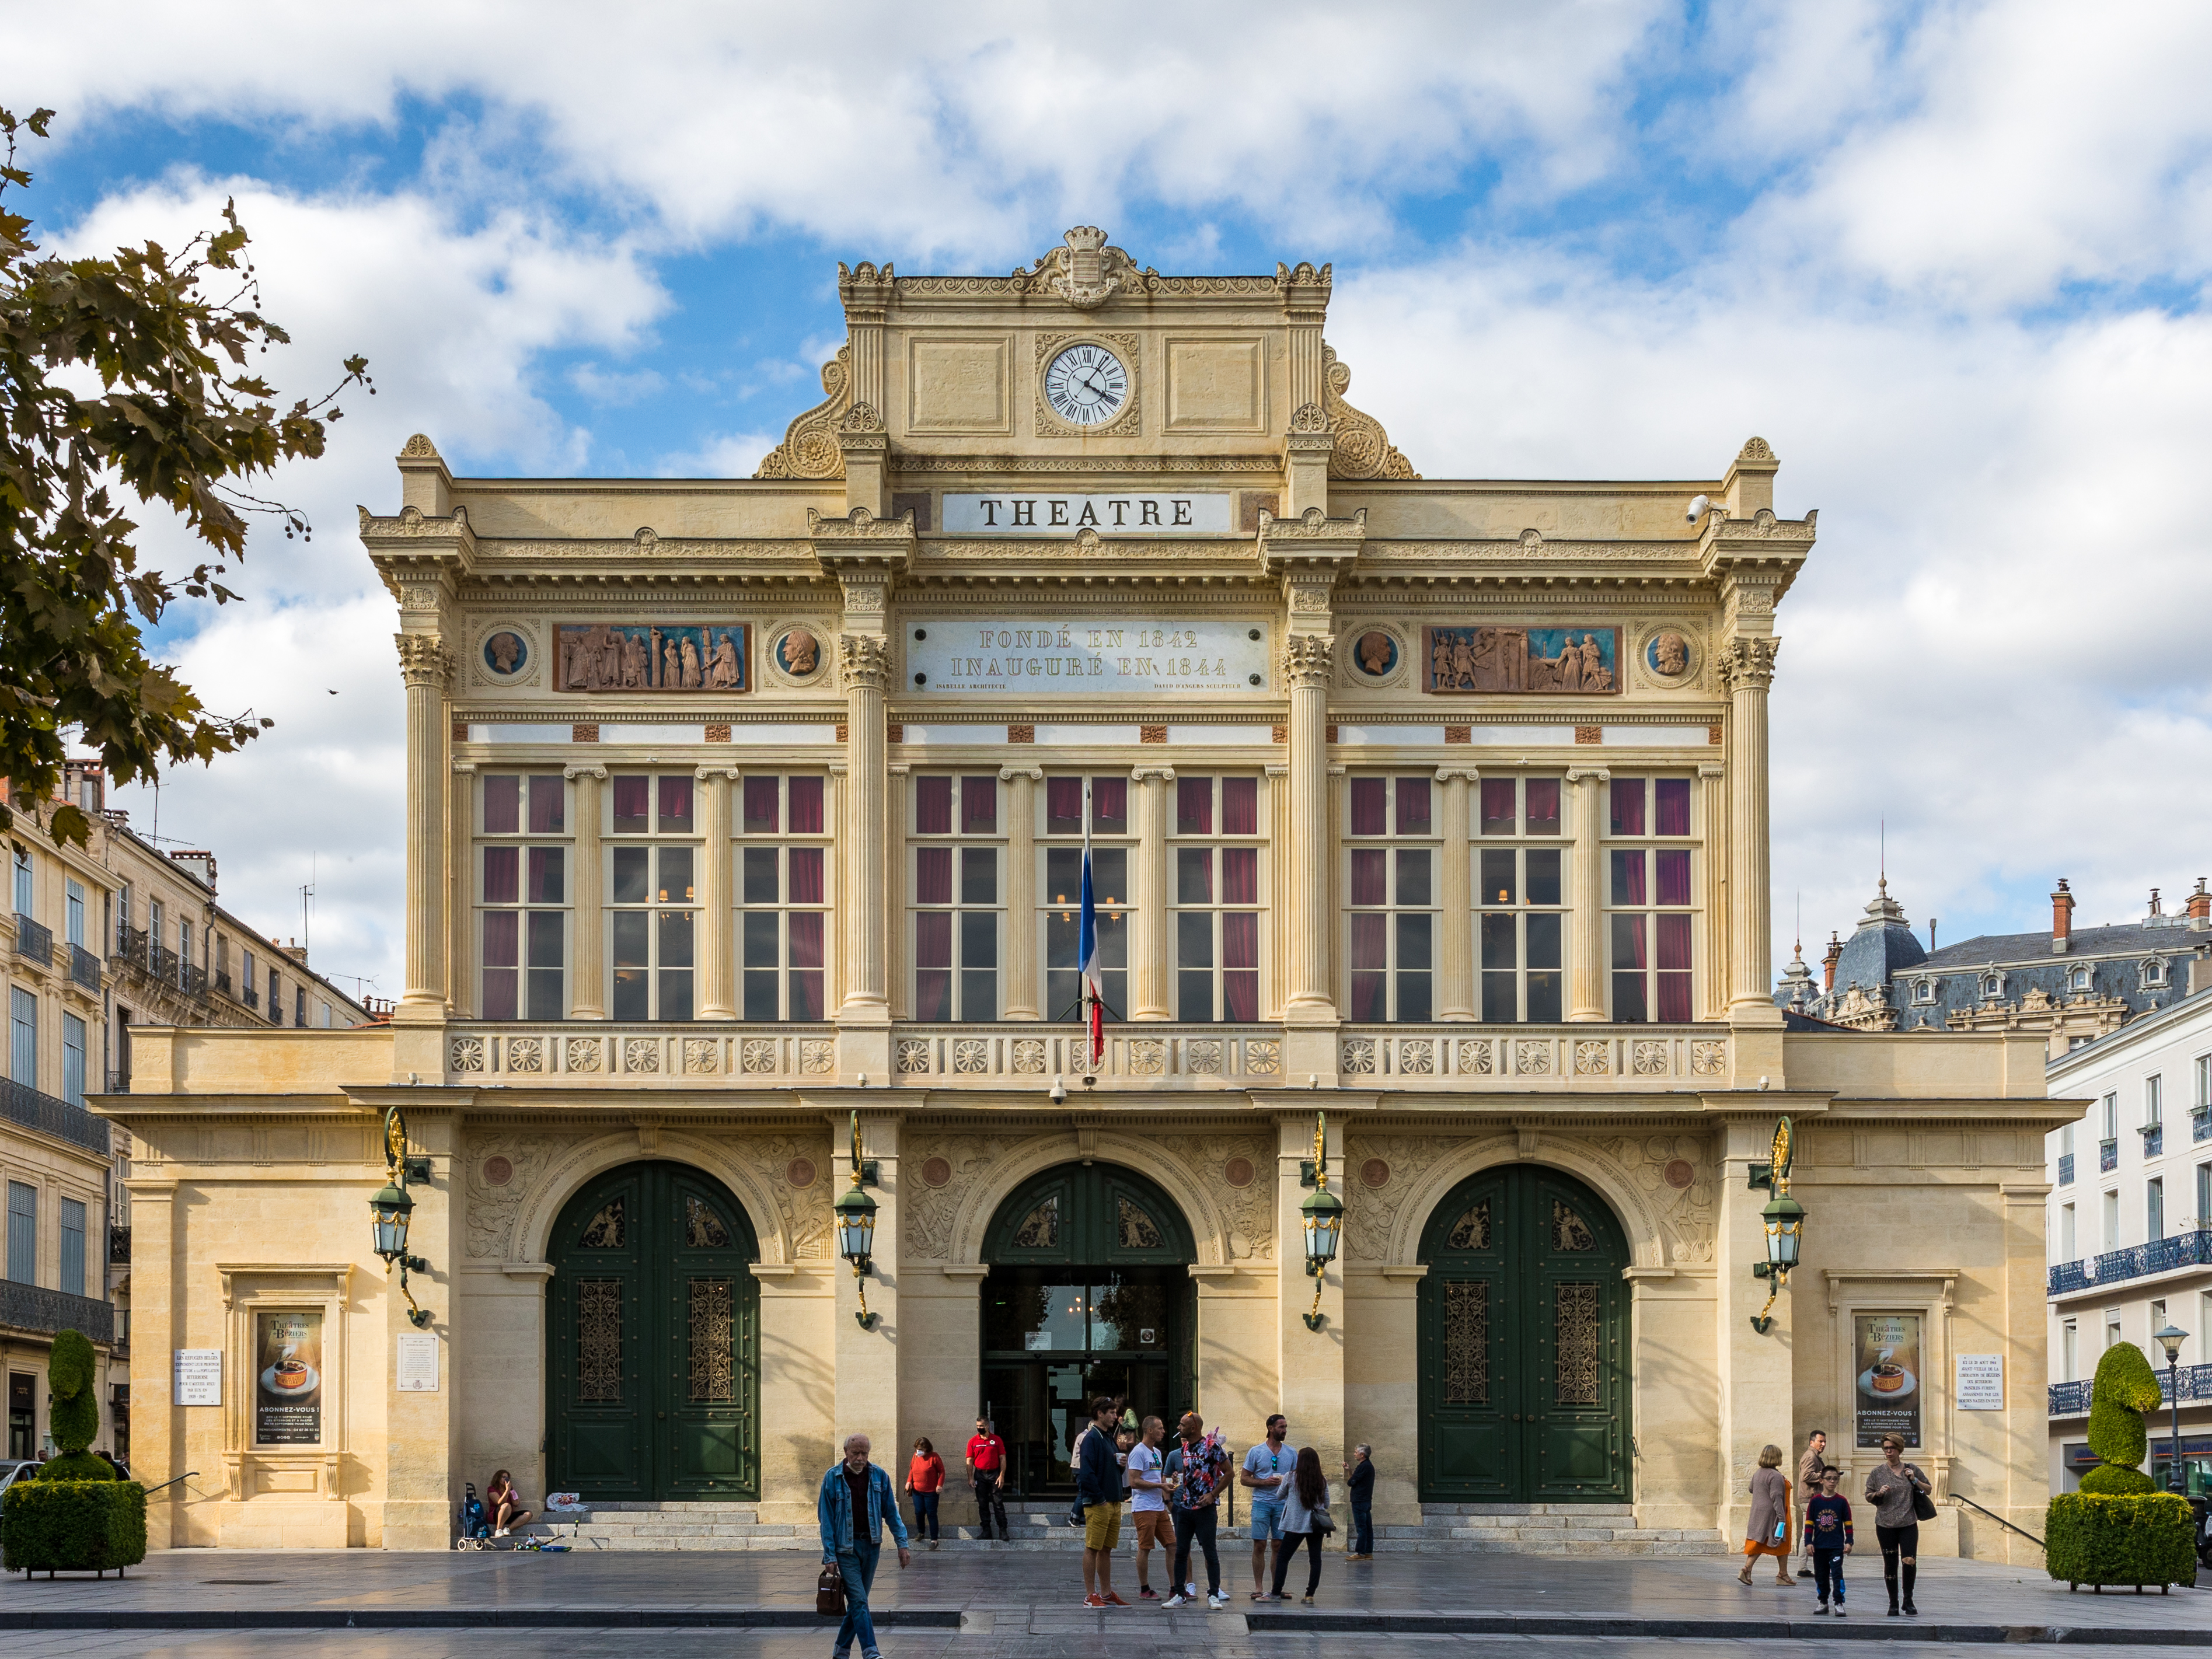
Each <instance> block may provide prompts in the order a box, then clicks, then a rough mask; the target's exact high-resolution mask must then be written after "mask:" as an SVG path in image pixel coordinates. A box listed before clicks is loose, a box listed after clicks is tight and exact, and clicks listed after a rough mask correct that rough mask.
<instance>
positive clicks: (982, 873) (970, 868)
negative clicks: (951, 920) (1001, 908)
mask: <svg viewBox="0 0 2212 1659" xmlns="http://www.w3.org/2000/svg"><path fill="white" fill-rule="evenodd" d="M960 902H962V903H963V904H995V903H997V902H999V849H998V848H995V847H963V848H961V849H960Z"/></svg>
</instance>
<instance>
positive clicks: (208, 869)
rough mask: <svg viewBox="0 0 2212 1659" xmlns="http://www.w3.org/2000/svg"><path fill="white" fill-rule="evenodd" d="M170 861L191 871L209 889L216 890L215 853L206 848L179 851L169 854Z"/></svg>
mask: <svg viewBox="0 0 2212 1659" xmlns="http://www.w3.org/2000/svg"><path fill="white" fill-rule="evenodd" d="M169 860H170V862H172V863H173V864H175V865H176V866H178V867H179V868H180V869H184V870H187V871H190V872H191V874H192V875H193V877H194V878H196V879H197V881H198V882H199V884H201V885H202V886H203V887H205V888H206V889H207V890H208V891H210V893H212V892H213V891H215V890H216V889H215V854H212V853H210V852H207V851H205V850H204V849H203V850H199V851H195V852H179V853H172V854H169Z"/></svg>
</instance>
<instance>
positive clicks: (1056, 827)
mask: <svg viewBox="0 0 2212 1659" xmlns="http://www.w3.org/2000/svg"><path fill="white" fill-rule="evenodd" d="M1044 832H1045V834H1047V835H1048V836H1079V835H1081V834H1082V833H1083V780H1082V779H1081V778H1047V779H1046V780H1045V781H1044Z"/></svg>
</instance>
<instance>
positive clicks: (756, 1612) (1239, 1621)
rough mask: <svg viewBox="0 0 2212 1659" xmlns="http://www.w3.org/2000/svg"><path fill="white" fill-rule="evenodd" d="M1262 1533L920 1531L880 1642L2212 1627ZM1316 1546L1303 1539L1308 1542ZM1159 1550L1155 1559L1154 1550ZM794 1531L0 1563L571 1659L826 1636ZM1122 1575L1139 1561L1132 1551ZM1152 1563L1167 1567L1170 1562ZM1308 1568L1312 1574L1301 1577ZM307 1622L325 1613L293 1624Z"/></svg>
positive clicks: (1864, 1580)
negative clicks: (624, 1541)
mask: <svg viewBox="0 0 2212 1659" xmlns="http://www.w3.org/2000/svg"><path fill="white" fill-rule="evenodd" d="M1248 1559H1249V1556H1247V1555H1243V1554H1238V1555H1235V1556H1230V1557H1227V1558H1225V1560H1224V1564H1223V1565H1224V1566H1225V1568H1227V1569H1231V1575H1230V1577H1229V1579H1228V1586H1229V1588H1230V1589H1231V1592H1232V1594H1233V1595H1235V1597H1236V1600H1235V1601H1234V1602H1233V1603H1232V1605H1231V1607H1229V1608H1227V1609H1225V1610H1224V1611H1223V1612H1220V1613H1207V1612H1206V1611H1204V1610H1203V1609H1202V1608H1201V1609H1199V1610H1195V1611H1193V1610H1178V1611H1176V1612H1174V1613H1169V1612H1166V1611H1164V1610H1163V1609H1161V1608H1159V1607H1153V1606H1137V1607H1129V1608H1127V1609H1126V1610H1124V1609H1115V1610H1113V1611H1111V1612H1108V1613H1097V1612H1092V1611H1088V1610H1086V1609H1085V1608H1083V1607H1081V1606H1080V1605H1079V1600H1080V1595H1081V1589H1080V1584H1079V1579H1078V1575H1077V1565H1076V1562H1075V1561H1074V1559H1073V1558H1072V1557H1069V1556H1043V1555H1039V1554H1036V1553H1018V1552H1009V1553H1005V1554H1000V1555H986V1554H982V1553H963V1554H959V1555H954V1554H951V1553H945V1554H937V1555H930V1554H921V1555H917V1556H915V1559H914V1565H912V1566H911V1567H910V1568H909V1569H908V1571H905V1572H904V1573H901V1572H900V1571H898V1568H897V1566H896V1561H895V1559H894V1560H892V1561H889V1562H887V1563H886V1565H885V1568H884V1572H883V1574H882V1576H881V1577H880V1578H879V1579H878V1585H877V1589H878V1594H877V1599H876V1606H877V1608H878V1625H879V1627H880V1632H881V1635H882V1638H883V1643H884V1651H885V1653H886V1654H894V1655H914V1656H922V1659H937V1656H948V1659H949V1656H954V1655H957V1656H960V1659H996V1656H1017V1655H1019V1656H1030V1655H1036V1656H1064V1659H1089V1656H1094V1655H1096V1656H1108V1655H1111V1656H1115V1659H1125V1656H1126V1659H1152V1656H1180V1655H1192V1656H1196V1655H1200V1654H1204V1655H1209V1656H1211V1655H1230V1656H1234V1655H1246V1654H1250V1655H1260V1656H1270V1659H1293V1656H1302V1655H1305V1654H1310V1653H1312V1654H1319V1653H1328V1654H1331V1655H1349V1654H1353V1653H1365V1652H1373V1651H1376V1650H1378V1648H1379V1647H1380V1645H1381V1644H1383V1643H1384V1642H1389V1643H1391V1644H1397V1643H1400V1642H1407V1641H1410V1642H1413V1643H1415V1644H1418V1648H1419V1651H1421V1652H1431V1651H1436V1652H1449V1653H1460V1652H1490V1651H1495V1650H1498V1649H1500V1648H1503V1647H1514V1648H1526V1649H1527V1650H1529V1651H1530V1652H1532V1653H1541V1652H1544V1651H1547V1650H1560V1651H1575V1652H1596V1653H1602V1654H1604V1655H1606V1656H1607V1659H1615V1656H1626V1655H1632V1654H1639V1653H1644V1652H1653V1653H1656V1652H1662V1651H1663V1652H1667V1653H1670V1654H1673V1653H1687V1652H1693V1651H1705V1652H1725V1651H1729V1650H1733V1649H1734V1648H1735V1645H1736V1644H1743V1645H1744V1647H1745V1650H1747V1651H1748V1650H1749V1644H1752V1643H1754V1642H1761V1643H1767V1644H1771V1642H1772V1641H1773V1640H1775V1639H1778V1638H1779V1639H1790V1638H1797V1639H1805V1638H1816V1639H1844V1638H1856V1639H1859V1640H1867V1639H1874V1640H1878V1641H1880V1642H1881V1647H1882V1651H1883V1652H1885V1653H1897V1654H1906V1653H1912V1652H1917V1651H1922V1650H1925V1651H1929V1652H1933V1651H1935V1650H1936V1649H1937V1648H1938V1647H1942V1648H1943V1649H1945V1650H1948V1651H1953V1652H1955V1651H1957V1650H1958V1648H1957V1645H1956V1644H1997V1643H2004V1644H2021V1643H2065V1644H2084V1643H2093V1644H2100V1645H2125V1646H2127V1647H2130V1649H2132V1650H2135V1651H2136V1652H2137V1653H2138V1654H2153V1653H2157V1652H2160V1650H2172V1651H2174V1652H2181V1651H2198V1652H2202V1651H2203V1650H2205V1649H2207V1648H2212V1595H2208V1593H2207V1592H2203V1591H2197V1590H2182V1589H2177V1590H2175V1591H2173V1592H2172V1594H2171V1595H2164V1596H2160V1595H2155V1594H2153V1595H2140V1596H2138V1595H2133V1594H2131V1593H2125V1592H2123V1593H2120V1594H2117V1595H2116V1594H2109V1593H2108V1594H2106V1595H2089V1594H2088V1593H2087V1592H2086V1591H2084V1592H2078V1593H2076V1594H2075V1595H2070V1596H2069V1595H2068V1594H2067V1591H2066V1589H2065V1587H2064V1586H2063V1585H2059V1584H2053V1583H2051V1581H2050V1580H2049V1579H2047V1578H2045V1577H2043V1576H2042V1575H2041V1574H2040V1573H2039V1572H2038V1571H2033V1570H2030V1569H2027V1568H2024V1567H2002V1566H1995V1565H1987V1564H1984V1563H1977V1562H1963V1561H1955V1560H1936V1561H1931V1562H1929V1563H1928V1564H1927V1565H1925V1566H1923V1568H1922V1570H1921V1573H1920V1581H1919V1598H1918V1599H1919V1604H1920V1607H1921V1617H1920V1619H1919V1620H1917V1621H1915V1623H1914V1625H1912V1626H1908V1625H1907V1623H1906V1621H1905V1620H1889V1619H1887V1618H1885V1617H1883V1616H1882V1615H1883V1609H1884V1606H1885V1597H1884V1595H1883V1592H1882V1587H1881V1568H1880V1563H1879V1560H1878V1559H1874V1558H1872V1557H1869V1558H1854V1565H1855V1566H1857V1569H1858V1571H1857V1578H1856V1582H1855V1583H1854V1586H1853V1591H1854V1593H1853V1597H1852V1607H1853V1613H1852V1616H1851V1618H1850V1621H1849V1622H1848V1623H1847V1624H1845V1625H1843V1626H1837V1625H1835V1624H1834V1623H1833V1622H1832V1621H1831V1620H1818V1619H1814V1617H1812V1613H1813V1607H1814V1597H1813V1595H1812V1593H1811V1590H1810V1589H1809V1587H1805V1588H1801V1589H1793V1590H1788V1591H1784V1590H1779V1589H1775V1588H1773V1587H1772V1586H1771V1584H1769V1583H1760V1584H1759V1585H1758V1586H1757V1587H1756V1588H1754V1589H1743V1588H1741V1586H1740V1585H1738V1584H1737V1583H1735V1577H1734V1573H1733V1571H1732V1566H1731V1564H1730V1563H1729V1562H1727V1561H1724V1560H1695V1559H1692V1560H1609V1559H1574V1560H1566V1559H1553V1558H1546V1557H1537V1556H1526V1555H1489V1556H1452V1557H1438V1556H1405V1557H1401V1558H1398V1559H1383V1560H1378V1561H1376V1562H1375V1563H1373V1564H1371V1565H1358V1566H1352V1565H1346V1563H1345V1561H1344V1560H1343V1559H1342V1558H1341V1557H1338V1556H1332V1557H1331V1558H1329V1559H1328V1563H1327V1565H1326V1568H1325V1570H1324V1574H1323V1578H1322V1590H1321V1595H1320V1598H1319V1601H1318V1602H1317V1604H1316V1607H1315V1608H1314V1609H1312V1610H1311V1611H1308V1610H1306V1609H1304V1608H1302V1607H1299V1606H1298V1605H1297V1603H1296V1602H1295V1601H1293V1602H1291V1603H1288V1604H1272V1605H1265V1606H1258V1605H1255V1604H1254V1603H1253V1602H1251V1601H1249V1600H1247V1599H1246V1592H1247V1591H1248V1590H1249V1588H1250V1583H1249V1567H1248V1566H1247V1565H1246V1562H1247V1560H1248ZM1156 1565H1157V1559H1156ZM1300 1565H1301V1566H1302V1565H1303V1563H1301V1564H1300ZM815 1566H816V1564H815V1562H814V1561H813V1560H812V1559H811V1557H808V1556H805V1555H792V1554H780V1555H765V1556H763V1555H743V1554H725V1555H704V1554H667V1555H655V1554H622V1555H617V1554H600V1555H578V1554H570V1555H544V1554H450V1555H441V1554H434V1553H419V1554H418V1553H382V1552H352V1553H345V1554H342V1555H341V1554H336V1553H313V1554H301V1553H264V1552H253V1551H222V1552H220V1553H217V1552H215V1551H197V1550H192V1551H181V1550H180V1551H172V1552H167V1553H159V1554H156V1555H155V1556H153V1557H151V1558H149V1560H148V1561H147V1562H146V1564H145V1565H143V1567H139V1568H137V1569H134V1570H133V1571H132V1572H131V1576H130V1577H128V1578H126V1579H125V1580H123V1581H121V1582H119V1583H118V1581H117V1580H115V1579H112V1578H110V1579H107V1580H105V1581H95V1580H91V1579H85V1578H76V1579H66V1578H57V1579H54V1580H52V1581H49V1580H46V1579H43V1578H40V1579H33V1580H29V1581H26V1580H24V1579H22V1578H21V1577H12V1576H11V1577H9V1578H7V1579H6V1580H4V1581H0V1628H4V1629H6V1630H7V1631H8V1632H9V1636H8V1638H7V1644H6V1651H7V1653H8V1656H9V1659H46V1656H49V1655H51V1656H53V1659H62V1656H70V1659H77V1656H85V1659H106V1656H110V1655H113V1656H118V1659H119V1656H123V1655H125V1654H133V1655H135V1654H149V1655H155V1654H172V1653H173V1654H176V1655H179V1656H190V1659H227V1656H231V1655H241V1656H256V1659H258V1656H270V1659H276V1656H277V1655H279V1654H280V1653H296V1652H297V1651H298V1650H299V1647H300V1645H301V1641H302V1640H303V1639H306V1640H310V1641H312V1642H313V1644H315V1650H316V1651H317V1652H318V1653H319V1654H322V1653H328V1654H331V1655H336V1656H341V1659H381V1656H386V1655H390V1656H395V1659H401V1656H404V1659H432V1656H438V1655H444V1654H453V1655H457V1656H471V1659H475V1656H482V1659H490V1656H491V1655H493V1654H495V1653H504V1654H513V1653H514V1652H516V1651H517V1650H518V1647H520V1650H523V1651H526V1652H535V1651H547V1652H557V1653H559V1654H560V1655H561V1656H562V1659H593V1656H597V1655H600V1654H608V1655H613V1654H616V1653H622V1654H624V1655H635V1653H636V1651H637V1649H638V1644H639V1643H640V1642H641V1641H649V1642H650V1643H651V1644H652V1645H653V1652H654V1655H655V1659H663V1656H690V1655H694V1654H696V1655H706V1654H727V1653H732V1652H738V1653H746V1654H761V1655H773V1656H781V1655H786V1654H790V1655H800V1654H817V1653H820V1652H826V1651H827V1650H828V1647H829V1638H830V1635H831V1632H832V1627H831V1626H829V1624H828V1623H827V1622H826V1621H822V1620H817V1619H816V1618H815V1617H814V1614H813V1612H812V1605H813V1589H814V1572H815ZM1116 1571H1117V1577H1116V1583H1117V1588H1121V1589H1123V1590H1124V1591H1125V1592H1126V1593H1130V1594H1132V1595H1133V1591H1134V1583H1133V1573H1131V1572H1129V1571H1127V1566H1126V1565H1120V1566H1117V1570H1116ZM1165 1577H1166V1575H1165V1573H1164V1571H1156V1572H1155V1575H1154V1583H1155V1585H1156V1587H1157V1586H1158V1585H1160V1584H1162V1583H1164V1581H1165ZM1297 1582H1298V1583H1303V1579H1302V1578H1301V1579H1299V1580H1298V1581H1297ZM305 1632H312V1634H304V1633H305Z"/></svg>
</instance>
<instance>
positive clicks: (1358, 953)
mask: <svg viewBox="0 0 2212 1659" xmlns="http://www.w3.org/2000/svg"><path fill="white" fill-rule="evenodd" d="M1389 925H1390V919H1389V917H1388V916H1382V915H1364V916H1354V917H1352V967H1353V968H1354V969H1363V970H1364V969H1370V968H1377V969H1379V968H1381V967H1383V965H1384V959H1383V953H1384V951H1386V949H1387V948H1388V945H1387V941H1388V940H1389Z"/></svg>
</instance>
